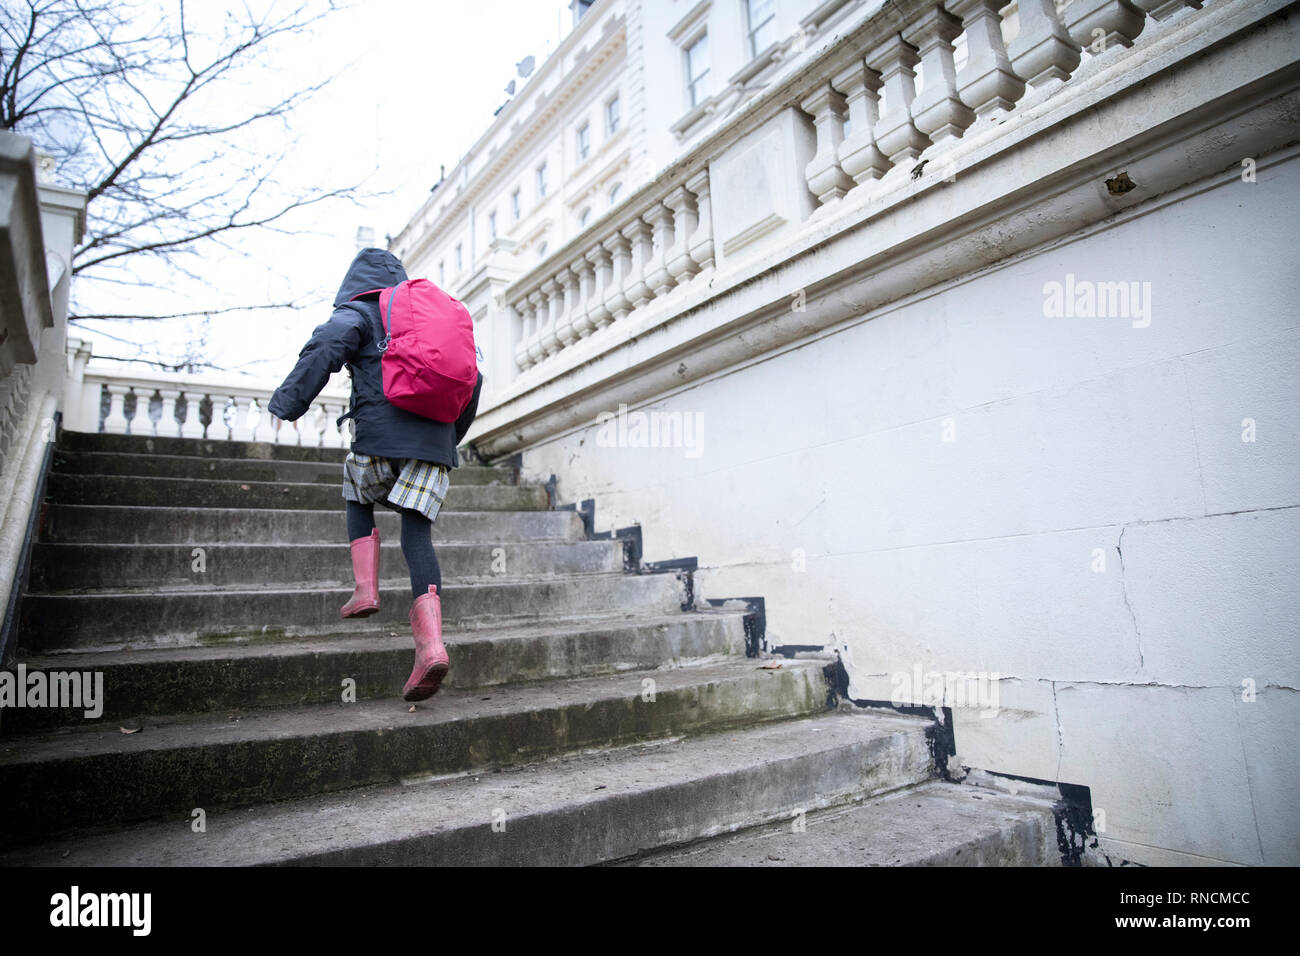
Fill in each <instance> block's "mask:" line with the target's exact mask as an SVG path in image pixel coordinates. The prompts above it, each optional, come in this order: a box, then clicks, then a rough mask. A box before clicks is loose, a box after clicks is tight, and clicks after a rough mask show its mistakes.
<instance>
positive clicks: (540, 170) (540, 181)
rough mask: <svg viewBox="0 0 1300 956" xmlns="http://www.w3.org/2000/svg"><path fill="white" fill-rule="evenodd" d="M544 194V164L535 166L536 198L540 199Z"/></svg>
mask: <svg viewBox="0 0 1300 956" xmlns="http://www.w3.org/2000/svg"><path fill="white" fill-rule="evenodd" d="M545 195H546V164H545V163H542V165H540V166H538V167H537V198H538V199H541V198H542V197H543V196H545Z"/></svg>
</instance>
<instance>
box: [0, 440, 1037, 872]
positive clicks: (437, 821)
mask: <svg viewBox="0 0 1300 956" xmlns="http://www.w3.org/2000/svg"><path fill="white" fill-rule="evenodd" d="M151 447H152V448H154V449H155V450H156V451H157V452H159V453H166V455H168V456H170V457H168V458H165V459H160V458H158V457H156V456H155V455H154V454H152V453H149V452H148V451H147V450H148V449H149V448H151ZM69 448H76V449H78V450H77V451H70V450H69ZM236 448H238V449H239V451H238V452H237V451H236ZM286 451H287V450H286V449H282V448H280V446H274V447H273V446H257V445H244V446H234V445H231V444H230V443H221V442H206V441H205V442H185V441H183V440H178V439H172V440H165V441H164V440H153V439H143V438H130V437H129V436H128V437H126V438H121V437H114V438H105V437H103V436H80V437H78V436H69V439H68V441H66V442H65V443H64V445H63V446H62V447H61V449H60V456H61V461H62V462H63V465H64V471H63V472H62V473H60V474H58V475H56V478H57V479H58V480H57V481H55V482H53V483H52V486H51V497H52V501H51V502H49V504H48V507H47V509H46V514H45V522H44V525H43V527H42V530H41V540H40V544H39V546H38V548H37V553H36V556H35V558H36V561H35V569H34V574H33V577H32V588H31V590H30V591H29V593H28V594H27V595H26V597H25V599H24V603H23V609H22V617H21V619H20V631H19V638H20V645H21V648H22V654H21V656H20V662H21V664H22V666H23V670H22V673H23V675H24V677H25V678H28V679H30V678H31V677H32V676H33V675H35V676H36V677H37V678H38V679H39V678H49V680H50V683H51V685H52V686H53V685H54V683H55V682H56V679H57V678H58V677H59V675H64V676H67V675H70V674H91V675H92V676H93V675H96V674H97V675H99V678H101V679H102V696H101V698H100V700H101V701H102V707H103V710H102V714H101V716H99V717H98V718H87V717H86V716H85V710H86V706H82V707H77V708H74V707H69V706H60V707H33V708H28V707H24V708H17V709H8V708H6V709H5V710H4V711H3V713H2V714H0V716H3V723H2V724H0V731H3V736H0V845H4V846H7V847H9V848H10V852H8V853H7V854H4V853H0V857H3V861H4V862H15V863H41V862H58V863H68V862H72V861H73V856H74V853H73V852H72V850H73V848H75V857H76V861H77V862H79V863H81V862H90V861H94V862H97V863H110V862H121V863H145V862H152V863H198V864H204V863H222V862H226V863H277V862H279V863H302V862H316V863H417V862H429V861H434V862H460V863H498V864H509V865H521V864H548V863H550V864H575V863H600V862H610V861H616V860H620V859H623V858H626V857H629V856H635V855H638V854H642V853H645V852H649V851H653V850H657V849H661V848H663V847H667V846H674V845H680V844H689V843H692V842H694V841H698V840H701V839H705V838H708V837H712V836H716V835H719V834H726V833H729V832H731V831H735V830H737V829H739V828H744V827H752V826H755V825H759V824H764V823H770V822H773V821H780V820H782V819H784V818H785V817H786V816H787V815H788V814H790V813H792V812H794V811H796V810H815V809H820V808H826V807H833V806H839V805H844V804H846V803H851V802H853V801H860V800H863V799H867V798H870V797H872V796H873V795H877V794H881V793H887V792H889V791H892V790H897V789H899V788H906V787H912V786H915V785H916V784H918V783H922V782H924V781H926V780H929V779H931V778H932V777H933V773H934V768H933V760H932V757H931V751H930V746H929V745H930V734H931V727H930V724H929V723H928V722H927V721H923V720H917V719H913V718H901V717H899V716H898V715H896V714H892V713H889V712H881V711H875V712H864V711H851V710H850V711H843V712H839V713H836V712H835V711H834V708H835V707H836V706H837V699H836V692H835V690H834V689H833V687H832V683H831V680H832V676H833V665H832V663H831V661H829V660H823V659H797V660H766V661H760V660H757V659H750V658H746V657H744V656H743V654H744V652H745V645H746V640H747V634H746V619H745V616H744V613H743V612H741V611H716V610H708V611H699V610H691V609H690V595H691V590H690V588H689V586H688V584H689V581H688V579H687V578H686V577H685V576H684V575H678V574H639V573H627V572H625V571H624V569H623V561H624V550H623V545H622V543H621V542H617V541H607V540H605V541H588V540H586V539H585V533H584V529H583V526H582V521H581V519H580V517H579V516H578V515H577V514H576V513H574V512H552V511H545V510H540V509H539V505H544V499H545V496H544V493H542V490H541V489H540V488H537V487H536V486H534V487H532V488H521V487H519V486H515V485H507V484H503V485H491V484H479V485H462V486H460V487H459V488H457V486H456V485H455V484H453V491H458V492H459V493H460V494H461V500H460V501H459V502H457V504H459V505H460V506H462V507H470V508H478V509H480V510H470V511H464V510H454V509H449V510H446V511H444V512H443V513H442V514H441V515H439V518H438V521H437V522H436V523H435V525H434V529H435V530H434V534H435V538H436V539H437V541H438V544H439V551H440V554H441V558H442V562H443V568H444V574H445V578H444V584H445V588H444V594H445V603H444V605H443V611H444V622H445V624H446V637H447V645H448V650H449V652H450V654H451V657H452V669H451V674H450V677H449V679H448V681H447V682H446V684H445V685H444V687H443V689H442V690H440V692H439V694H438V696H437V697H435V698H433V699H432V700H430V701H427V702H425V703H422V704H420V705H418V706H417V707H415V708H414V709H412V708H411V707H410V706H409V705H407V704H406V703H404V702H402V701H401V700H400V699H399V697H398V689H399V688H400V687H401V684H402V682H403V680H404V679H405V677H406V675H407V673H408V672H409V669H410V662H411V653H412V644H411V636H410V631H409V625H408V623H407V620H406V615H407V611H408V609H409V607H410V591H409V587H408V584H407V582H406V580H405V569H404V565H403V563H402V562H401V559H400V557H399V554H398V548H397V546H396V544H397V540H398V536H397V527H396V520H395V519H396V516H395V515H392V514H391V513H388V512H383V511H381V512H380V513H379V514H377V518H378V522H379V527H380V529H381V535H382V536H383V537H384V540H385V541H386V542H387V545H386V546H385V548H384V551H383V561H384V563H383V565H382V567H381V579H382V581H381V583H382V587H381V601H382V605H383V609H382V611H381V613H380V614H378V615H376V616H375V617H371V618H368V619H365V620H362V621H344V620H342V619H341V618H339V616H338V608H339V607H340V606H341V604H342V603H343V601H344V600H345V599H346V597H347V596H348V595H349V594H350V593H351V582H350V581H348V580H347V575H348V551H347V547H346V544H345V541H344V530H343V527H344V522H343V516H342V514H341V511H342V509H341V507H339V502H340V500H341V499H340V498H339V497H337V496H338V489H337V487H336V486H334V485H333V479H330V480H329V481H325V480H322V481H321V482H319V483H316V482H313V481H311V480H308V479H311V478H312V477H313V473H314V472H315V471H316V470H321V471H322V472H324V470H325V469H330V470H332V469H336V468H337V461H336V460H335V461H331V456H330V455H328V454H325V453H324V452H321V451H320V450H319V449H316V450H313V449H306V450H301V449H300V450H298V451H300V452H301V453H302V454H301V455H294V454H284V452H286ZM242 452H247V453H249V454H250V455H255V457H256V460H255V461H254V462H253V463H252V464H251V465H249V466H247V468H249V469H254V470H243V469H245V468H246V466H245V465H244V464H241V463H240V462H239V461H238V460H237V459H238V457H239V454H240V453H242ZM337 457H338V456H337V455H335V456H334V458H337ZM205 465H211V466H213V467H212V468H211V469H209V470H208V471H207V472H206V473H208V474H221V475H223V476H227V477H221V478H216V479H200V478H194V477H192V476H193V475H194V474H196V473H197V474H204V473H205V472H204V468H205ZM263 466H269V467H271V468H272V469H273V470H272V472H271V473H270V474H269V475H268V476H267V477H270V478H274V479H276V480H274V481H272V480H268V481H261V480H260V479H258V478H248V479H243V478H238V479H233V480H232V479H230V478H229V477H228V476H229V475H230V474H232V473H235V474H240V475H253V474H261V473H260V472H257V471H256V470H255V469H256V468H260V467H263ZM99 471H103V472H108V473H110V474H108V475H107V476H105V475H101V474H98V473H97V472H99ZM503 473H506V474H508V475H509V477H510V478H511V479H512V480H513V477H514V476H513V472H512V471H504V472H503ZM178 475H185V476H191V477H177V476H178ZM141 476H152V477H141ZM318 477H319V476H318ZM283 478H290V479H295V480H293V481H288V482H285V481H283V480H282V479H283ZM297 479H303V480H297ZM453 480H454V479H453ZM244 486H252V487H253V488H257V489H259V491H258V492H257V494H255V495H252V496H251V497H250V498H249V499H248V500H242V499H239V497H238V494H239V493H244V492H247V491H250V490H252V489H251V488H247V487H244ZM128 488H129V489H134V490H133V491H132V492H131V494H132V495H137V496H138V495H139V494H140V489H141V488H145V489H152V490H162V492H164V496H165V497H166V498H168V499H169V503H168V504H154V505H127V504H122V503H120V502H113V501H112V499H113V497H114V496H115V495H118V494H119V492H122V491H123V490H124V489H128ZM281 488H289V489H291V490H292V491H293V493H294V494H293V498H294V500H293V501H292V502H290V503H289V506H288V507H283V506H279V505H280V503H279V502H278V501H276V499H275V489H281ZM539 493H540V494H541V497H540V498H539V497H538V495H539ZM521 494H522V495H523V499H522V500H523V503H524V504H525V505H526V507H527V508H528V509H529V510H500V509H501V508H502V507H504V506H513V505H518V504H520V500H521V499H520V498H519V495H521ZM322 495H328V496H329V508H328V510H327V509H326V508H325V507H324V504H325V498H324V497H320V496H322ZM223 496H224V497H223ZM231 496H234V497H233V500H235V501H236V502H237V506H236V507H214V506H212V505H213V504H214V502H217V501H220V500H226V499H230V498H231ZM313 496H316V497H313ZM512 496H513V497H512ZM69 497H73V498H77V499H78V500H95V501H98V502H99V503H96V504H73V503H69V502H68V500H67V499H68V498H69ZM198 499H203V500H202V502H200V501H199V500H198ZM318 499H319V500H318ZM268 503H270V504H274V505H276V506H275V507H267V506H266V505H267V504H268ZM486 508H492V509H496V510H481V509H486ZM494 572H503V573H494ZM6 676H7V675H6ZM64 703H65V704H66V703H67V702H64ZM83 704H88V702H83ZM843 706H848V705H843ZM809 718H813V719H809ZM122 728H126V729H128V730H138V732H134V733H123V732H122ZM683 738H685V739H683ZM412 779H417V780H419V781H421V782H420V783H419V784H418V785H410V786H408V785H403V784H404V783H406V784H409V783H411V781H412ZM196 808H201V809H203V810H204V812H205V813H208V814H210V820H209V825H208V829H207V832H206V833H205V834H203V835H202V836H199V837H197V838H196V834H195V833H194V832H193V831H192V830H191V829H190V826H189V824H190V822H191V819H192V814H193V812H194V810H195V809H196ZM239 808H244V809H239ZM498 811H499V812H498ZM485 815H486V816H485ZM494 822H503V823H504V825H505V826H504V830H502V829H501V828H500V827H499V826H498V827H496V828H494V827H493V826H492V824H493V823H494ZM1026 825H1028V824H1026ZM64 837H66V841H65V839H64ZM65 850H68V851H69V853H68V855H67V856H64V851H65Z"/></svg>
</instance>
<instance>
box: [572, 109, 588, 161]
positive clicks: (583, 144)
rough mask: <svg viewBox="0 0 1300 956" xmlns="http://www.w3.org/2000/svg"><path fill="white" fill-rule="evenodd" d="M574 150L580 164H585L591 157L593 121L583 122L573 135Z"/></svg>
mask: <svg viewBox="0 0 1300 956" xmlns="http://www.w3.org/2000/svg"><path fill="white" fill-rule="evenodd" d="M573 140H574V150H575V152H576V154H577V157H578V162H579V163H585V162H586V161H587V158H588V157H590V156H591V121H590V120H583V121H582V125H581V126H579V127H578V128H577V129H576V130H574V133H573Z"/></svg>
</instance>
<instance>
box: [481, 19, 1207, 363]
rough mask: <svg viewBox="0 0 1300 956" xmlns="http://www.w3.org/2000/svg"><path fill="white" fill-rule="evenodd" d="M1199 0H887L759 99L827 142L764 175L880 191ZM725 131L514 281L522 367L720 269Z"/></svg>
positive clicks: (510, 294) (516, 355)
mask: <svg viewBox="0 0 1300 956" xmlns="http://www.w3.org/2000/svg"><path fill="white" fill-rule="evenodd" d="M1202 2H1203V0H1069V2H1067V3H1064V4H1061V3H1059V2H1058V0H1018V3H1015V4H1008V3H1006V2H1005V0H946V2H943V3H929V4H925V3H898V4H891V5H885V7H879V6H877V8H876V10H875V11H874V12H873V13H869V15H868V17H867V22H866V25H865V26H864V27H863V28H858V29H850V30H847V31H846V38H845V39H844V41H843V43H841V44H839V47H838V48H837V49H834V50H832V51H830V52H823V53H821V54H815V55H814V56H813V57H812V58H811V59H810V61H809V62H807V63H804V64H800V66H801V67H802V69H800V70H799V71H798V73H797V75H796V79H795V80H794V86H795V88H794V95H786V96H783V97H782V98H781V99H780V100H774V101H773V102H771V103H769V104H764V105H763V106H762V109H765V110H769V111H773V116H775V115H776V114H777V113H778V112H779V111H780V110H783V109H785V108H786V106H787V104H789V103H790V102H791V101H793V102H795V103H796V104H797V109H798V111H799V114H800V115H801V116H803V117H806V119H807V122H808V125H809V128H810V131H811V132H810V134H809V135H810V136H811V138H812V139H813V140H814V142H815V146H814V147H813V148H812V149H811V150H810V152H811V156H810V158H808V159H807V162H806V163H804V164H802V165H801V166H800V167H799V168H798V171H797V172H795V176H799V175H801V176H802V177H803V179H804V183H798V182H797V180H795V181H790V182H789V184H788V186H785V185H782V184H781V183H779V182H767V183H764V184H763V185H762V188H763V189H766V190H769V191H771V190H775V189H783V190H786V191H788V193H789V194H791V195H794V194H796V193H798V191H799V188H800V186H806V188H807V190H808V192H810V193H811V194H812V196H813V197H815V200H814V203H813V206H812V214H813V215H817V214H819V213H821V212H822V210H824V209H826V208H827V207H830V206H833V205H835V204H840V203H844V202H846V201H847V202H855V201H857V202H861V201H863V200H868V199H869V198H870V196H871V195H872V190H873V189H875V188H884V187H883V186H879V187H878V186H877V184H878V183H879V181H880V180H882V179H886V178H888V180H889V181H890V182H891V183H892V182H893V181H894V180H896V179H897V178H898V177H900V176H902V175H905V173H906V171H908V170H915V169H916V168H917V167H918V165H920V164H921V163H923V162H927V161H929V160H931V159H935V158H941V157H942V156H943V155H944V154H945V153H947V152H948V151H949V150H951V149H953V148H954V147H955V146H956V145H957V144H959V143H960V142H961V141H962V139H963V137H969V136H971V135H972V134H973V133H975V132H977V131H980V130H983V129H987V128H989V127H990V126H992V125H993V124H994V123H1002V122H1005V121H1006V120H1007V118H1008V116H1009V115H1011V114H1014V113H1015V112H1016V110H1017V109H1020V108H1023V107H1026V106H1027V105H1028V104H1030V103H1035V104H1036V103H1038V102H1041V101H1042V100H1043V99H1044V98H1046V97H1049V96H1051V95H1053V93H1054V92H1055V91H1056V90H1058V89H1059V88H1060V87H1061V86H1062V85H1063V84H1065V83H1066V82H1067V81H1069V80H1070V79H1071V77H1075V76H1078V75H1079V74H1080V71H1081V70H1083V69H1085V68H1087V65H1088V64H1089V63H1090V61H1093V60H1097V61H1099V62H1100V63H1103V64H1104V62H1106V61H1107V60H1108V58H1109V57H1110V56H1113V55H1114V54H1115V51H1117V50H1122V49H1124V48H1126V47H1129V46H1131V45H1132V44H1133V43H1134V41H1135V40H1136V39H1137V38H1138V36H1139V35H1140V34H1141V33H1142V32H1143V30H1144V29H1147V28H1148V18H1150V19H1153V20H1157V21H1158V20H1166V19H1169V18H1171V17H1173V16H1174V15H1175V14H1178V13H1180V12H1184V11H1187V10H1190V9H1194V8H1199V7H1200V6H1201V5H1202ZM1219 2H1224V0H1219ZM862 8H863V10H864V11H866V9H867V4H866V3H863V4H862ZM1004 21H1005V22H1004ZM845 44H848V45H849V48H848V49H847V50H846V48H845ZM846 52H847V54H848V55H846ZM728 145H729V144H727V143H725V142H722V141H719V140H718V139H717V138H716V137H715V138H712V139H711V138H708V137H706V138H705V140H703V141H701V142H700V143H699V144H697V145H696V146H695V147H694V148H693V149H692V150H690V151H688V152H687V153H686V154H684V155H683V156H682V157H680V158H679V159H678V160H677V161H676V162H674V164H673V166H672V167H670V169H669V171H666V172H665V173H663V174H661V175H660V176H659V177H658V178H656V179H655V180H654V181H653V182H652V183H650V184H649V185H647V186H646V187H643V188H642V189H640V190H638V191H637V193H636V194H635V195H633V196H631V197H629V198H628V199H627V200H626V201H625V202H624V203H623V205H622V206H620V207H618V208H617V209H615V210H613V211H612V212H611V213H610V214H608V215H606V216H604V217H602V218H601V219H600V220H598V221H597V222H595V223H593V224H592V225H591V226H589V227H588V228H587V229H585V230H583V231H582V232H581V233H580V234H579V235H578V236H577V237H575V238H574V239H573V240H572V241H570V242H568V243H567V244H566V245H565V246H564V247H563V248H560V249H557V250H556V251H555V252H554V253H552V254H551V255H550V256H548V257H547V258H546V259H544V260H543V261H542V262H541V263H539V264H538V265H537V266H536V267H535V268H533V269H532V270H531V271H530V272H528V273H526V274H525V275H523V276H521V277H519V278H518V279H516V280H515V281H513V282H512V283H511V285H510V286H509V287H508V288H507V289H506V290H505V295H504V296H503V301H504V303H505V304H506V306H507V307H508V310H509V316H508V321H509V323H510V335H509V342H510V349H511V351H512V359H513V363H512V364H513V368H512V377H517V376H519V375H522V374H524V373H526V372H528V371H529V370H530V369H532V368H534V367H536V366H538V365H541V364H543V363H546V362H547V361H548V360H549V359H551V358H552V357H554V356H556V355H558V354H560V353H561V352H563V351H564V350H565V349H567V348H569V347H571V346H573V345H574V343H576V342H579V341H580V340H582V339H586V338H588V337H589V336H592V335H595V334H597V333H599V332H600V331H601V330H602V329H605V328H606V327H607V326H610V325H616V324H618V323H620V322H623V321H624V320H625V319H626V318H627V317H628V316H629V315H631V314H632V313H636V312H638V311H639V310H642V309H646V308H649V307H653V306H654V305H655V304H656V303H660V302H661V300H664V299H665V298H668V297H673V296H675V294H676V293H677V292H678V290H681V289H684V288H688V287H689V288H699V286H700V283H701V282H703V283H704V284H708V283H709V282H710V281H711V280H712V278H713V273H714V270H715V248H714V247H715V236H716V237H717V239H718V246H719V250H721V249H722V248H723V247H725V245H726V243H727V241H729V240H727V236H726V235H723V234H722V229H723V226H722V225H721V224H715V221H714V215H713V210H712V209H711V189H710V178H711V175H712V174H713V169H714V167H715V166H716V160H717V153H718V151H719V150H725V149H726V148H727V147H728ZM802 162H803V161H802V160H801V163H802ZM939 165H940V168H941V167H942V166H943V164H942V163H940V164H939ZM934 168H935V167H931V169H934ZM891 173H892V174H893V175H891ZM717 188H718V190H721V189H723V186H722V185H718V187H717ZM785 219H786V221H789V216H785ZM778 220H779V217H777V219H774V220H773V221H778ZM756 232H761V229H759V230H756ZM718 265H719V266H722V265H724V264H723V263H719V264H718ZM608 338H609V341H610V343H611V345H612V346H613V345H617V343H618V342H619V341H620V340H621V339H620V336H619V335H618V334H617V333H615V334H612V335H610V336H608Z"/></svg>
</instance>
